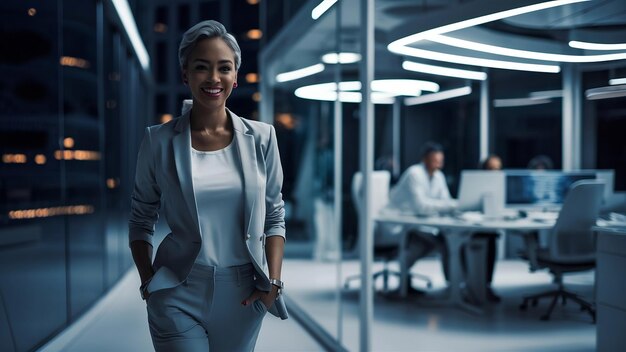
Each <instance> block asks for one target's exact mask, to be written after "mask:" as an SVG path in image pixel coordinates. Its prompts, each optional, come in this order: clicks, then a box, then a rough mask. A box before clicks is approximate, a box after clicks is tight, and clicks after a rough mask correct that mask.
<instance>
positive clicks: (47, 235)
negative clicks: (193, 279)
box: [0, 1, 148, 351]
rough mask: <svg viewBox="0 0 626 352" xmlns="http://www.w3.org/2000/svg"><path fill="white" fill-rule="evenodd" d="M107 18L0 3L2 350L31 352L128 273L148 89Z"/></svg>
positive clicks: (98, 9)
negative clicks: (134, 182) (133, 190)
mask: <svg viewBox="0 0 626 352" xmlns="http://www.w3.org/2000/svg"><path fill="white" fill-rule="evenodd" d="M109 10H110V9H109ZM114 16H115V13H114V12H112V11H105V8H104V4H103V3H102V2H99V1H31V2H28V3H24V2H20V1H5V2H2V4H0V23H1V28H2V30H1V31H0V36H1V37H2V40H1V42H2V50H1V52H2V54H1V55H0V75H2V77H3V79H2V83H1V84H0V94H1V95H0V96H1V98H0V121H2V124H1V126H0V155H1V157H2V160H1V162H0V200H1V201H0V326H1V328H0V350H2V351H27V350H33V349H35V348H36V347H38V346H41V345H42V344H43V343H45V342H46V341H47V339H49V338H50V336H54V334H55V333H57V332H58V331H60V330H62V329H63V328H65V327H66V326H67V325H68V324H70V323H72V322H73V321H74V320H75V319H76V318H78V317H79V316H80V315H81V314H82V313H84V312H85V311H86V310H87V309H89V308H90V307H91V306H92V305H93V304H94V303H95V302H96V301H97V299H98V298H100V296H101V295H102V294H103V293H104V292H105V290H107V289H108V288H109V287H111V285H112V284H114V283H115V282H116V281H117V280H118V279H119V278H120V276H121V275H122V274H123V273H124V272H126V270H127V269H128V268H129V266H130V255H129V251H128V242H127V239H126V236H127V230H126V214H127V213H128V203H129V202H128V199H129V196H130V180H131V175H132V173H133V169H132V168H131V165H134V164H135V162H134V160H133V159H134V156H135V155H136V145H137V144H138V138H139V137H140V136H138V135H137V134H138V133H137V132H136V131H140V132H141V130H142V129H141V127H142V126H145V125H146V123H147V121H145V116H148V111H147V110H146V108H145V106H146V104H145V103H146V102H147V94H148V90H147V89H146V88H147V83H146V82H145V75H143V74H142V71H143V69H142V68H141V66H140V65H139V62H138V61H137V60H136V59H135V58H134V56H133V55H132V52H131V51H130V50H129V43H128V42H127V41H126V39H125V37H123V36H124V34H123V30H124V29H123V28H120V27H118V24H117V23H119V22H117V21H115V20H114Z"/></svg>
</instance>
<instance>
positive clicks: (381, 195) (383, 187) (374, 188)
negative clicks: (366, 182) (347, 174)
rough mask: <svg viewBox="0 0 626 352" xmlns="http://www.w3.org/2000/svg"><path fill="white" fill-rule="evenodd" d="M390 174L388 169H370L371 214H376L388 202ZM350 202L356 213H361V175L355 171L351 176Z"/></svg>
mask: <svg viewBox="0 0 626 352" xmlns="http://www.w3.org/2000/svg"><path fill="white" fill-rule="evenodd" d="M390 181H391V174H390V173H389V171H386V170H380V171H372V184H371V188H370V189H371V192H372V197H371V199H372V206H371V211H372V214H371V215H372V216H376V215H377V214H378V212H379V211H380V210H381V209H382V208H383V207H384V206H385V205H387V203H388V202H389V183H390ZM352 203H353V204H354V207H355V208H356V211H357V214H359V215H360V214H361V206H362V205H363V204H364V203H363V175H362V174H361V172H356V173H355V174H354V176H353V177H352Z"/></svg>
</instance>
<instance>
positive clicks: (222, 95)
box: [183, 38, 237, 110]
mask: <svg viewBox="0 0 626 352" xmlns="http://www.w3.org/2000/svg"><path fill="white" fill-rule="evenodd" d="M183 79H184V80H186V81H187V84H188V85H189V89H190V90H191V94H192V95H193V97H194V106H195V105H196V104H200V105H202V106H203V107H205V108H207V109H211V110H213V109H216V108H222V109H223V108H224V107H225V106H226V99H227V98H228V97H229V96H230V93H231V92H232V90H233V85H234V84H235V82H236V81H237V71H235V53H234V52H233V50H232V49H231V48H230V47H229V46H228V45H227V44H226V42H224V40H223V39H221V38H210V39H202V40H200V41H199V42H198V43H196V46H195V47H194V48H193V50H192V51H191V53H190V55H189V58H188V61H187V68H186V69H184V70H183Z"/></svg>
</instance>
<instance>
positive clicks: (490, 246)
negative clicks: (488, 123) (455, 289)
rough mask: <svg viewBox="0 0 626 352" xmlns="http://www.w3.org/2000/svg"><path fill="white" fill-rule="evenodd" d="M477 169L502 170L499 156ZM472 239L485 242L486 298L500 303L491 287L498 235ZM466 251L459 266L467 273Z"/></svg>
mask: <svg viewBox="0 0 626 352" xmlns="http://www.w3.org/2000/svg"><path fill="white" fill-rule="evenodd" d="M479 167H480V168H481V169H483V170H502V160H501V159H500V157H499V156H497V155H495V154H492V155H490V156H488V157H487V158H486V159H485V160H483V161H482V162H481V163H480V165H479ZM472 239H485V240H487V253H486V255H487V258H486V259H487V270H486V272H485V283H486V285H487V287H485V291H486V293H487V297H486V298H487V299H488V300H489V301H491V302H500V297H499V296H498V295H496V293H495V292H494V291H493V289H492V287H491V282H492V281H493V271H494V269H495V265H496V240H497V239H498V234H497V233H493V232H477V233H474V234H472ZM466 250H467V245H464V246H463V249H462V250H461V265H463V269H464V271H465V272H467V267H468V265H469V263H468V261H467V260H468V258H467V255H466V254H465V253H466Z"/></svg>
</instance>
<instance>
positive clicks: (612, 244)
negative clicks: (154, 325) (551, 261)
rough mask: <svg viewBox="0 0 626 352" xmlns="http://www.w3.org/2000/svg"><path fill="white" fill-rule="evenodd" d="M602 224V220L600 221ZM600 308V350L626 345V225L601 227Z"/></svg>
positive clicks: (598, 319)
mask: <svg viewBox="0 0 626 352" xmlns="http://www.w3.org/2000/svg"><path fill="white" fill-rule="evenodd" d="M598 222H599V223H600V221H598ZM593 230H594V231H596V232H597V234H598V237H597V246H596V249H597V258H596V309H597V318H596V319H597V320H596V322H597V325H598V328H597V331H598V336H597V349H598V351H613V350H615V348H617V347H616V346H624V345H626V335H625V334H624V327H625V326H626V301H625V300H624V295H626V280H625V279H624V271H625V270H626V226H610V225H609V226H597V227H594V228H593Z"/></svg>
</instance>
